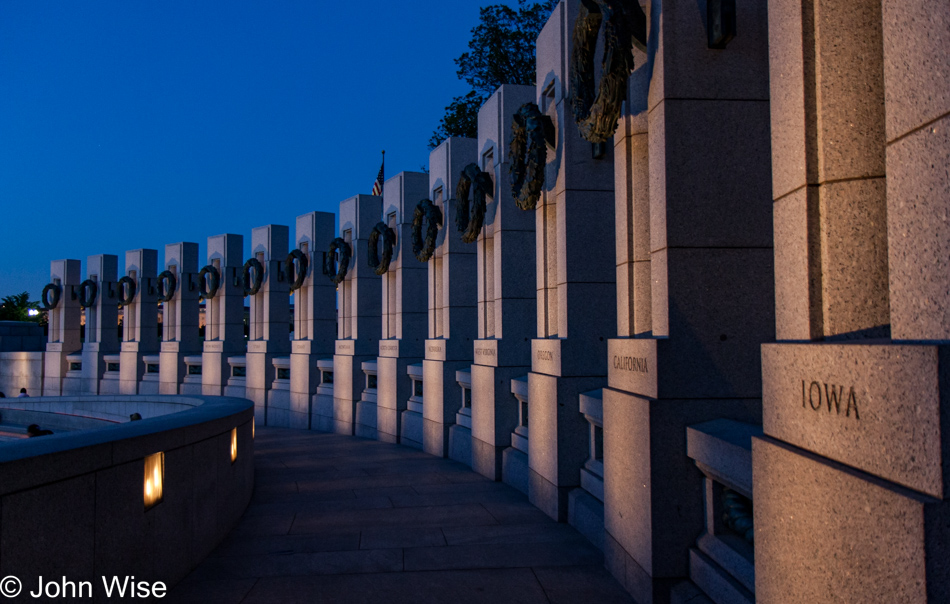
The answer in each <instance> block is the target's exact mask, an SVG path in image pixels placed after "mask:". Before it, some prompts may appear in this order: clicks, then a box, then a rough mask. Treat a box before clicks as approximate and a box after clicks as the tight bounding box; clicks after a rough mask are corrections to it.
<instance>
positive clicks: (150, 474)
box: [145, 452, 165, 510]
mask: <svg viewBox="0 0 950 604" xmlns="http://www.w3.org/2000/svg"><path fill="white" fill-rule="evenodd" d="M164 482H165V454H164V453H162V452H159V453H154V454H152V455H149V456H147V457H146V458H145V509H146V510H148V509H149V508H152V507H154V506H156V505H158V504H159V503H161V502H162V498H163V488H162V485H163V484H164Z"/></svg>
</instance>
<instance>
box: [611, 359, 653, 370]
mask: <svg viewBox="0 0 950 604" xmlns="http://www.w3.org/2000/svg"><path fill="white" fill-rule="evenodd" d="M614 369H620V370H622V371H636V372H637V373H650V369H649V366H648V365H647V359H646V357H619V356H617V355H614Z"/></svg>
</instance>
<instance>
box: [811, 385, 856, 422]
mask: <svg viewBox="0 0 950 604" xmlns="http://www.w3.org/2000/svg"><path fill="white" fill-rule="evenodd" d="M805 388H806V387H805V380H802V409H809V408H810V409H811V410H812V411H817V412H819V413H820V412H821V410H822V408H825V407H826V408H827V410H828V413H829V414H831V413H832V409H834V414H835V415H841V412H842V411H844V416H845V417H851V410H852V409H853V410H854V419H855V420H860V419H861V416H860V415H859V413H858V397H857V395H856V394H855V393H854V386H849V387H848V394H847V396H845V393H844V386H836V385H835V384H825V383H820V384H819V383H818V382H812V383H811V384H809V385H808V387H807V388H808V396H807V398H806V396H805Z"/></svg>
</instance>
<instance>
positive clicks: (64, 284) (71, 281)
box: [43, 260, 82, 396]
mask: <svg viewBox="0 0 950 604" xmlns="http://www.w3.org/2000/svg"><path fill="white" fill-rule="evenodd" d="M49 275H50V283H52V284H53V285H55V286H56V287H57V288H59V291H60V296H59V303H58V304H57V305H56V308H54V309H52V310H50V311H49V313H48V317H49V339H48V341H47V344H46V354H45V355H44V358H43V363H44V368H43V396H60V395H62V394H63V380H64V379H65V378H66V374H67V372H68V371H69V361H68V360H67V359H66V356H67V355H70V354H74V353H76V352H78V351H80V350H81V349H82V342H81V339H80V321H81V320H82V319H81V317H80V313H81V312H82V309H81V308H80V306H79V298H78V297H77V293H78V292H77V289H78V287H79V284H80V282H81V281H82V278H81V275H82V267H81V263H80V261H79V260H53V261H52V262H50V271H49Z"/></svg>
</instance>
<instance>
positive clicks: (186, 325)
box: [158, 242, 201, 394]
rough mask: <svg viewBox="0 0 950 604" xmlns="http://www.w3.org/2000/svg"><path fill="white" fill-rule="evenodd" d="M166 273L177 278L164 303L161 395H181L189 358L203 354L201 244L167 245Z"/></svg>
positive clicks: (160, 376)
mask: <svg viewBox="0 0 950 604" xmlns="http://www.w3.org/2000/svg"><path fill="white" fill-rule="evenodd" d="M165 270H167V271H169V272H170V273H172V274H173V275H175V293H174V295H173V296H172V298H171V300H168V301H167V302H162V352H161V363H160V368H159V371H160V373H159V385H158V389H159V393H160V394H179V392H180V389H181V385H182V383H183V382H184V379H185V375H186V373H185V372H186V371H187V366H186V365H185V357H186V356H195V355H198V354H200V353H201V344H200V337H199V333H198V244H197V243H185V242H182V243H170V244H168V245H166V246H165Z"/></svg>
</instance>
